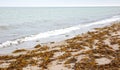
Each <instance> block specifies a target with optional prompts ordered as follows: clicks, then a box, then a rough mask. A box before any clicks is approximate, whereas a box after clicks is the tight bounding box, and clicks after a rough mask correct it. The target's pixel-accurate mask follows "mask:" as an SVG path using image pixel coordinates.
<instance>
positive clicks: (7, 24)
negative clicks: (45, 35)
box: [0, 7, 120, 43]
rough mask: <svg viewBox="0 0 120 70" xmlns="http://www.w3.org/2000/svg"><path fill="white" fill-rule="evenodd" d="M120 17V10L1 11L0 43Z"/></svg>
mask: <svg viewBox="0 0 120 70" xmlns="http://www.w3.org/2000/svg"><path fill="white" fill-rule="evenodd" d="M119 15H120V7H0V43H3V42H5V41H8V40H14V39H18V38H21V37H26V36H29V35H33V34H38V33H42V32H47V31H52V30H57V29H63V28H68V27H71V26H75V25H79V24H81V25H84V24H87V23H89V22H94V21H98V20H102V19H105V18H110V17H114V16H119Z"/></svg>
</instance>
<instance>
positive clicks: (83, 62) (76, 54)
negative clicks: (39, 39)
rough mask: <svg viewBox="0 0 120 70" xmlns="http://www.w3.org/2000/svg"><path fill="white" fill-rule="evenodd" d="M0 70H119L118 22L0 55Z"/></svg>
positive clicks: (119, 28) (119, 33)
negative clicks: (72, 36) (61, 39)
mask: <svg viewBox="0 0 120 70" xmlns="http://www.w3.org/2000/svg"><path fill="white" fill-rule="evenodd" d="M0 70H120V22H116V23H113V24H111V25H110V26H105V27H102V28H95V29H94V31H89V32H87V33H84V34H81V35H77V36H75V37H74V38H71V39H67V40H64V41H61V42H51V43H49V44H44V45H41V44H38V45H36V46H35V47H34V49H32V50H31V49H30V50H29V49H19V50H15V51H13V54H10V55H1V56H0Z"/></svg>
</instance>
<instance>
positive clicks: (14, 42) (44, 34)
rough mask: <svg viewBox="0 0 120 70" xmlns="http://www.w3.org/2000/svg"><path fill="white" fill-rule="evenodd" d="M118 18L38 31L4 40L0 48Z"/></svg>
mask: <svg viewBox="0 0 120 70" xmlns="http://www.w3.org/2000/svg"><path fill="white" fill-rule="evenodd" d="M119 20H120V18H119V17H113V18H109V19H105V20H101V21H97V22H92V23H88V24H85V25H77V26H73V27H69V28H65V29H59V30H54V31H48V32H44V33H39V34H36V35H31V36H29V37H25V38H20V39H16V40H13V41H6V42H4V43H2V44H0V48H2V47H8V46H11V45H17V44H20V43H22V42H25V41H32V40H37V39H41V38H48V37H51V36H56V35H61V34H66V33H69V32H71V31H75V30H78V29H80V28H81V27H89V26H93V25H99V24H105V23H111V22H115V21H119Z"/></svg>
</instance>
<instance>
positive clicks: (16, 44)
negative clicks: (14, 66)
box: [0, 18, 120, 54]
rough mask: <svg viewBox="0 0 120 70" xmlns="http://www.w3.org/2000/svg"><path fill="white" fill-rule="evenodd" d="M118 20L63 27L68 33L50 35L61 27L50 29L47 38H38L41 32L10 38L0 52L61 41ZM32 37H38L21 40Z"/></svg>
mask: <svg viewBox="0 0 120 70" xmlns="http://www.w3.org/2000/svg"><path fill="white" fill-rule="evenodd" d="M119 21H120V18H108V19H104V20H100V21H96V22H91V23H89V24H88V25H87V24H86V25H84V26H83V27H82V26H81V25H78V26H73V27H69V28H65V29H67V30H68V31H67V30H66V31H65V32H68V33H64V32H63V34H60V35H55V36H54V35H53V36H52V35H51V33H53V34H56V33H57V31H59V32H61V29H60V30H56V32H52V31H50V32H49V33H50V35H51V36H50V37H48V38H41V39H39V37H41V35H42V33H40V35H39V34H37V35H32V37H31V36H28V37H24V39H22V38H20V39H16V40H12V41H7V42H4V43H2V44H0V53H1V54H9V53H11V52H12V51H14V50H17V49H29V48H33V46H35V45H36V44H38V43H49V42H51V41H55V42H59V41H63V40H66V39H69V38H73V37H75V36H76V35H78V34H82V33H86V32H88V31H94V28H99V27H104V26H109V25H111V24H112V23H114V22H119ZM71 28H72V29H71ZM74 28H75V30H74ZM69 29H70V30H73V31H71V32H69ZM63 30H64V29H63ZM59 32H58V34H59ZM45 34H46V35H47V33H46V32H45ZM43 36H44V33H43ZM32 38H33V39H35V38H38V39H36V40H33V41H32V40H31V41H25V42H22V41H24V40H30V39H32ZM3 50H4V51H3Z"/></svg>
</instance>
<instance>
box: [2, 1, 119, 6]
mask: <svg viewBox="0 0 120 70" xmlns="http://www.w3.org/2000/svg"><path fill="white" fill-rule="evenodd" d="M0 6H22V7H23V6H35V7H36V6H42V7H43V6H54V7H58V6H67V7H68V6H120V0H0Z"/></svg>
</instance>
